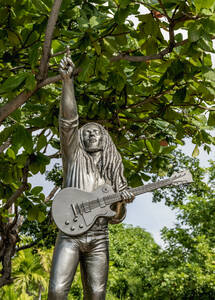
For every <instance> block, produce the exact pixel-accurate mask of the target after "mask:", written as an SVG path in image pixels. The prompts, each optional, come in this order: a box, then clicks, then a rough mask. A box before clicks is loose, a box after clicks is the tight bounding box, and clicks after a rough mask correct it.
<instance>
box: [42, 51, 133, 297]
mask: <svg viewBox="0 0 215 300" xmlns="http://www.w3.org/2000/svg"><path fill="white" fill-rule="evenodd" d="M68 54H69V53H67V55H66V56H65V57H64V58H63V60H62V61H61V63H60V70H59V71H60V74H61V77H62V82H63V89H62V100H61V106H60V141H61V150H62V160H63V178H64V183H63V186H64V188H67V187H73V188H76V189H79V190H82V191H85V192H93V191H94V190H96V189H97V188H98V187H99V186H101V185H103V184H105V183H106V184H109V185H111V186H112V188H113V190H114V192H118V191H123V195H124V196H123V197H124V198H125V200H126V199H127V200H129V199H130V200H131V199H133V198H132V197H133V195H131V194H129V192H126V190H125V189H126V188H127V182H126V180H125V178H124V175H123V165H122V160H121V157H120V154H119V153H118V151H117V150H116V147H115V145H114V144H113V141H112V139H111V137H110V136H109V134H108V133H107V131H106V130H105V129H104V128H103V127H102V126H101V125H100V124H96V123H90V124H86V125H85V126H83V127H82V128H80V129H79V128H78V123H79V122H78V113H77V105H76V99H75V94H74V86H73V75H72V73H73V69H74V65H73V63H72V61H71V59H70V58H69V55H68ZM104 192H106V189H105V191H104ZM77 197H79V195H77ZM101 205H102V204H101ZM115 209H116V214H115V213H113V212H112V214H114V215H115V216H114V217H113V218H112V219H111V222H112V223H119V222H121V221H122V220H123V219H124V217H125V212H126V210H125V205H124V204H122V203H119V204H117V205H116V207H115ZM54 210H55V208H54ZM68 211H69V213H68V212H65V215H66V217H65V216H64V215H63V214H64V213H62V214H61V213H60V211H59V214H58V217H59V218H60V222H61V223H62V224H64V226H66V227H68V228H69V232H73V231H75V230H76V229H77V228H76V225H74V224H75V222H78V211H77V208H76V206H75V205H74V203H73V202H72V203H70V206H69V208H68ZM71 216H72V219H73V221H74V223H73V224H70V222H71ZM61 217H62V219H61ZM75 220H77V221H75ZM84 222H87V219H86V220H83V222H79V224H78V228H79V229H82V228H83V227H84ZM107 227H108V218H106V217H100V218H98V219H97V220H96V222H95V223H94V224H93V225H92V227H91V224H90V229H89V230H88V231H87V232H86V233H84V234H82V235H80V236H76V237H70V236H69V235H68V234H66V235H65V234H63V233H62V232H60V234H59V237H58V239H57V242H56V246H55V250H54V255H53V260H52V269H51V276H50V285H49V296H48V300H65V299H67V294H68V292H69V289H70V285H71V284H72V281H73V278H74V274H75V272H76V268H77V265H78V263H79V262H80V265H81V274H82V283H83V290H84V300H104V299H105V290H106V283H107V275H108V233H107Z"/></svg>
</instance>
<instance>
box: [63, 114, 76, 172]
mask: <svg viewBox="0 0 215 300" xmlns="http://www.w3.org/2000/svg"><path fill="white" fill-rule="evenodd" d="M78 125H79V122H78V116H77V117H75V118H74V119H70V120H68V119H63V118H60V120H59V127H60V142H61V151H62V159H63V164H64V167H65V164H66V165H67V164H68V162H71V161H74V160H75V158H76V155H77V152H78V149H79V134H78Z"/></svg>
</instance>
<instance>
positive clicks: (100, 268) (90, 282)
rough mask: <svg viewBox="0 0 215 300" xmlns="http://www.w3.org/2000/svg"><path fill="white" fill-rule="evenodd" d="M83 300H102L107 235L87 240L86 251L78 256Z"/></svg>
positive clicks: (105, 279) (106, 270)
mask: <svg viewBox="0 0 215 300" xmlns="http://www.w3.org/2000/svg"><path fill="white" fill-rule="evenodd" d="M80 264H81V277H82V282H83V287H84V300H104V299H105V294H106V285H107V279H108V268H109V251H108V235H107V234H106V233H101V234H100V235H97V233H95V235H94V237H93V236H91V238H90V237H89V238H88V247H87V251H85V252H84V253H82V254H81V256H80Z"/></svg>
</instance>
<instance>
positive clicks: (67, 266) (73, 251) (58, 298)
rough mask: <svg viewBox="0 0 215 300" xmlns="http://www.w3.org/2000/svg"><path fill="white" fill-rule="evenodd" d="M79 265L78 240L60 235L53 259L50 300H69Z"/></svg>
mask: <svg viewBox="0 0 215 300" xmlns="http://www.w3.org/2000/svg"><path fill="white" fill-rule="evenodd" d="M78 263H79V243H78V240H77V239H74V238H71V237H69V236H67V235H65V234H62V233H59V235H58V238H57V241H56V245H55V249H54V254H53V259H52V268H51V274H50V283H49V293H48V300H66V299H67V295H68V293H69V290H70V286H71V284H72V281H73V278H74V275H75V272H76V269H77V266H78Z"/></svg>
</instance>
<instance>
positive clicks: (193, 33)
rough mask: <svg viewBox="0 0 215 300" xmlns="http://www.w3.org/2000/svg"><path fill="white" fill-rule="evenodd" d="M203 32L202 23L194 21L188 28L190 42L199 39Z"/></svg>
mask: <svg viewBox="0 0 215 300" xmlns="http://www.w3.org/2000/svg"><path fill="white" fill-rule="evenodd" d="M202 34H203V28H202V25H201V24H196V22H194V23H192V24H191V25H190V26H189V29H188V39H189V40H190V42H196V41H198V40H199V39H200V38H201V36H202Z"/></svg>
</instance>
